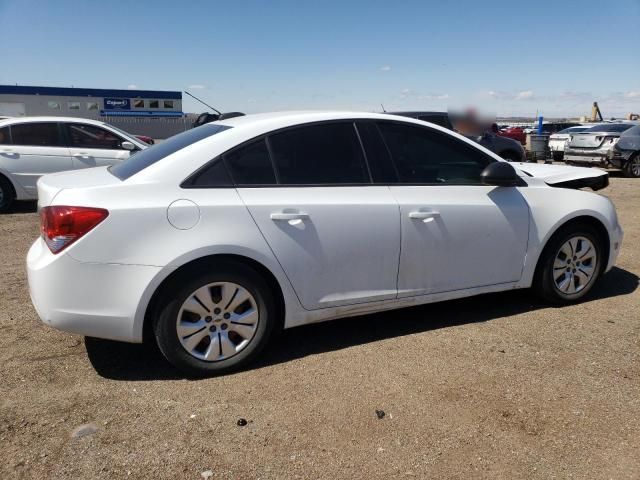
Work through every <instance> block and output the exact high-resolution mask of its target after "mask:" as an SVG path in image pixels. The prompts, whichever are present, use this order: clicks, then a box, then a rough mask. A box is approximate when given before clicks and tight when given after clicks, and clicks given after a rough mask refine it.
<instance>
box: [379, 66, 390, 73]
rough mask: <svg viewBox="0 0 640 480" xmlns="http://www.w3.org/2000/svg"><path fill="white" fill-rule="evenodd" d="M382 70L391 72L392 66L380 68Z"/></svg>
mask: <svg viewBox="0 0 640 480" xmlns="http://www.w3.org/2000/svg"><path fill="white" fill-rule="evenodd" d="M380 70H382V71H383V72H390V71H391V65H384V66H383V67H380Z"/></svg>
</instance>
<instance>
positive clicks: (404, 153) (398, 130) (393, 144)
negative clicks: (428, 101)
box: [379, 122, 492, 185]
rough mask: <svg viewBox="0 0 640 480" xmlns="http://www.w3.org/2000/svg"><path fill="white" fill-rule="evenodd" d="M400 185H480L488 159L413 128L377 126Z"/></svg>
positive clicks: (459, 143) (451, 140)
mask: <svg viewBox="0 0 640 480" xmlns="http://www.w3.org/2000/svg"><path fill="white" fill-rule="evenodd" d="M379 127H380V131H381V132H382V135H383V137H384V140H385V143H386V144H387V146H388V147H389V150H390V152H391V156H392V157H393V161H394V163H395V166H396V168H397V170H398V174H399V177H400V182H401V183H409V184H412V183H413V184H416V183H417V184H425V183H426V184H447V183H448V184H456V185H457V184H472V185H473V184H480V183H481V182H480V173H481V172H482V170H484V168H485V167H486V166H487V165H488V164H489V163H491V161H492V160H491V159H490V158H488V157H486V156H485V155H484V154H483V153H482V152H480V151H478V150H476V149H475V148H473V147H472V146H470V145H467V144H465V143H464V142H462V141H461V140H458V139H456V138H453V137H450V136H449V135H447V134H445V133H441V132H437V131H434V130H431V129H429V128H422V127H418V126H413V125H402V124H397V123H388V122H383V123H380V124H379Z"/></svg>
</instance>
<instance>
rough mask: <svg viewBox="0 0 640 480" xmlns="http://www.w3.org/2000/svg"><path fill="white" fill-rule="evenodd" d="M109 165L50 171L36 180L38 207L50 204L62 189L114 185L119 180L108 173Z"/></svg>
mask: <svg viewBox="0 0 640 480" xmlns="http://www.w3.org/2000/svg"><path fill="white" fill-rule="evenodd" d="M108 168H109V167H96V168H86V169H82V170H72V171H69V172H59V173H51V174H49V175H44V176H43V177H40V179H39V180H38V208H40V207H47V206H49V205H51V203H52V202H53V200H54V199H55V197H56V195H58V193H60V192H61V191H62V190H66V189H71V188H82V187H95V186H101V185H115V184H118V183H120V180H119V179H118V178H117V177H116V176H115V175H112V174H111V173H109V170H108Z"/></svg>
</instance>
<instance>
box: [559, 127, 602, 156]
mask: <svg viewBox="0 0 640 480" xmlns="http://www.w3.org/2000/svg"><path fill="white" fill-rule="evenodd" d="M592 126H593V125H578V126H576V127H569V128H565V129H564V130H560V131H559V132H558V133H554V134H553V135H550V136H549V150H551V156H552V157H553V159H554V160H555V161H557V162H559V161H561V160H562V159H563V157H564V147H565V145H566V144H567V142H568V141H569V140H571V134H572V133H580V132H584V131H586V130H588V129H590V128H591V127H592Z"/></svg>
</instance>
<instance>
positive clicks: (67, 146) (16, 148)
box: [0, 117, 148, 212]
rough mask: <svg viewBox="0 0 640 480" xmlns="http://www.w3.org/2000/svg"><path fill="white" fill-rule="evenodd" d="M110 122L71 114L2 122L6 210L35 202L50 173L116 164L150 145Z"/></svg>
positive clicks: (0, 201)
mask: <svg viewBox="0 0 640 480" xmlns="http://www.w3.org/2000/svg"><path fill="white" fill-rule="evenodd" d="M147 147H148V145H147V144H145V143H143V142H141V141H140V140H138V139H137V138H135V137H133V136H131V135H129V134H128V133H126V132H123V131H122V130H119V129H117V128H116V127H113V126H111V125H109V124H107V123H104V122H99V121H96V120H88V119H84V118H70V117H17V118H8V119H5V120H0V212H4V211H7V210H8V209H9V208H10V207H11V204H12V203H13V201H14V200H35V199H36V198H37V189H36V182H37V181H38V178H40V177H41V176H42V175H44V174H46V173H52V172H62V171H65V170H76V169H79V168H87V167H97V166H102V165H113V164H114V163H118V162H121V161H122V160H125V159H127V158H129V155H130V154H131V152H135V151H138V150H142V149H145V148H147Z"/></svg>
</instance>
